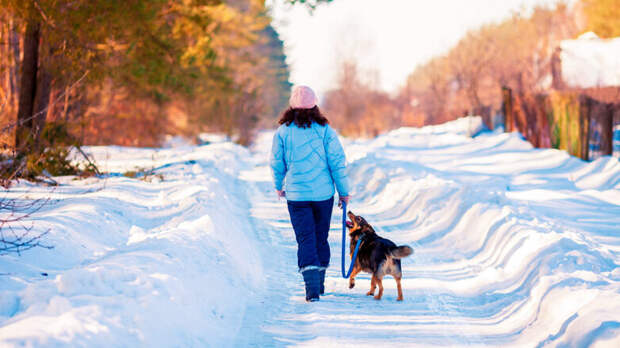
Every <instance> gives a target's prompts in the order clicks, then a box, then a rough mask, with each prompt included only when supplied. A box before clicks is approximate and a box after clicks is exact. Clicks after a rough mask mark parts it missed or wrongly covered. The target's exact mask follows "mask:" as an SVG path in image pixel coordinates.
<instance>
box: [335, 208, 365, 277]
mask: <svg viewBox="0 0 620 348" xmlns="http://www.w3.org/2000/svg"><path fill="white" fill-rule="evenodd" d="M341 203H342V206H341V207H342V254H341V256H342V257H341V261H342V262H341V263H340V265H341V271H342V277H343V278H345V279H346V278H349V276H350V275H351V272H352V271H353V265H355V259H356V258H357V252H358V251H359V248H360V244H361V243H362V238H359V239H358V240H357V244H356V245H355V250H354V251H353V257H352V258H351V265H349V271H348V272H345V269H344V264H345V260H344V249H345V248H346V237H347V202H345V201H341Z"/></svg>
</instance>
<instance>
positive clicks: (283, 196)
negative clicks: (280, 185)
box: [276, 190, 286, 199]
mask: <svg viewBox="0 0 620 348" xmlns="http://www.w3.org/2000/svg"><path fill="white" fill-rule="evenodd" d="M276 193H277V194H278V199H280V198H286V192H284V190H276Z"/></svg>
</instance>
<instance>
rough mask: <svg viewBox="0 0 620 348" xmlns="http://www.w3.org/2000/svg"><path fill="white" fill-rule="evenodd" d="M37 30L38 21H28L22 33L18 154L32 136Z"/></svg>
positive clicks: (16, 144)
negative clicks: (24, 31) (22, 53)
mask: <svg viewBox="0 0 620 348" xmlns="http://www.w3.org/2000/svg"><path fill="white" fill-rule="evenodd" d="M39 30H40V26H39V23H38V22H33V21H29V22H28V24H27V25H26V34H25V35H24V59H23V60H22V64H21V65H22V70H21V81H20V85H19V103H18V109H17V130H16V132H15V148H16V150H17V153H18V155H22V154H24V153H25V151H27V149H26V148H27V146H28V143H29V142H30V141H31V140H32V136H33V125H34V120H33V111H34V99H35V94H36V90H37V68H38V62H39Z"/></svg>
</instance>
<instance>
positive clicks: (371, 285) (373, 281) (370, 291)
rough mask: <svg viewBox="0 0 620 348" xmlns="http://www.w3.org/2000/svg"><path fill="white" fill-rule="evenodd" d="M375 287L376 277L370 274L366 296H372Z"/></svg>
mask: <svg viewBox="0 0 620 348" xmlns="http://www.w3.org/2000/svg"><path fill="white" fill-rule="evenodd" d="M376 288H377V278H376V277H375V275H374V274H373V275H372V279H370V290H369V291H368V292H367V293H366V296H372V295H374V294H375V289H376Z"/></svg>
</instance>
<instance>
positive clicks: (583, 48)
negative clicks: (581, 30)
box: [560, 32, 620, 88]
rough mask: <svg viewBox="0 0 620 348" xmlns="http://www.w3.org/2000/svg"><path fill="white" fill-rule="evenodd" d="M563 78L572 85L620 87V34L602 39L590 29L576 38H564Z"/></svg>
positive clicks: (562, 56) (582, 86) (562, 44)
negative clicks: (619, 35) (616, 36)
mask: <svg viewBox="0 0 620 348" xmlns="http://www.w3.org/2000/svg"><path fill="white" fill-rule="evenodd" d="M560 47H561V49H562V52H561V56H560V57H561V60H562V79H563V80H564V82H565V83H566V85H567V86H568V87H576V88H592V87H614V86H620V37H618V38H614V39H601V38H599V37H598V36H596V34H594V33H592V32H589V33H585V34H583V35H581V36H580V37H579V38H578V39H576V40H564V41H562V43H561V44H560Z"/></svg>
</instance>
